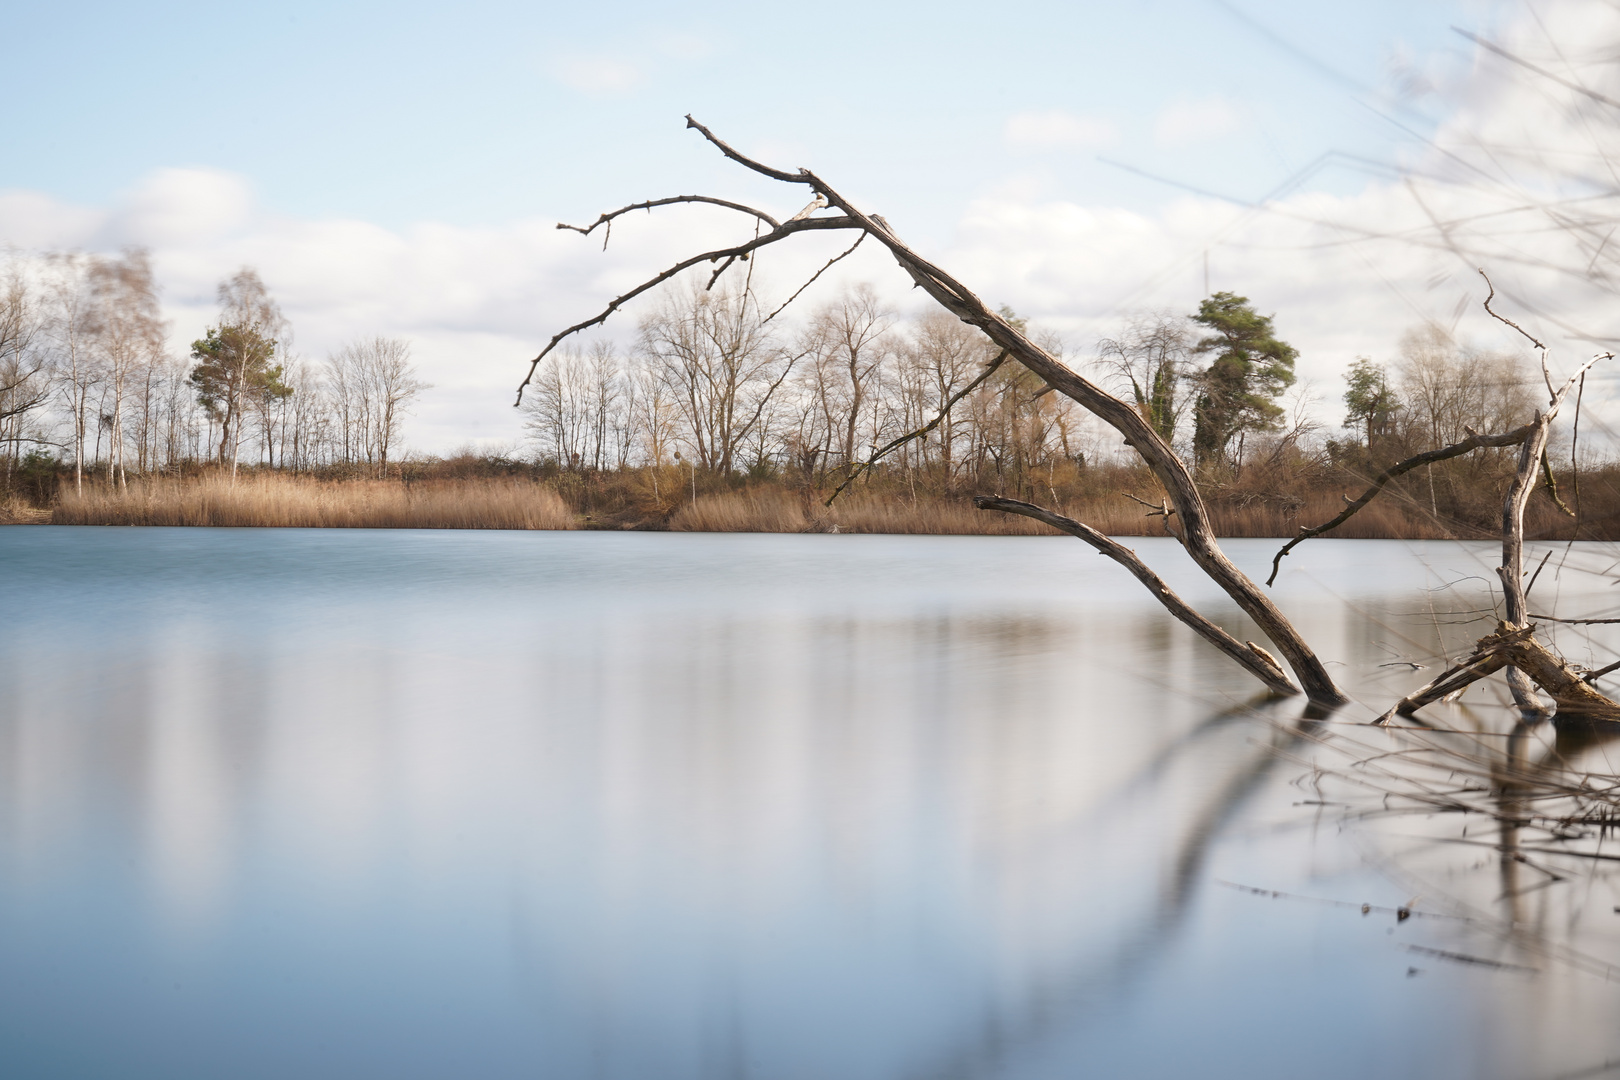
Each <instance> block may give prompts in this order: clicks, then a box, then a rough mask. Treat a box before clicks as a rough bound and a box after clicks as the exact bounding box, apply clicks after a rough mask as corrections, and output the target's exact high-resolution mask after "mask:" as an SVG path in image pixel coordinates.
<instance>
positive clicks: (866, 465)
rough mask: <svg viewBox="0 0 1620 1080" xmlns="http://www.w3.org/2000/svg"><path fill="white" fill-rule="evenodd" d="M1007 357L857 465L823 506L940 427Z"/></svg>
mask: <svg viewBox="0 0 1620 1080" xmlns="http://www.w3.org/2000/svg"><path fill="white" fill-rule="evenodd" d="M1005 359H1007V350H1006V349H1002V350H1001V353H1000V355H998V356H997V357H996V358H995V359H994V360H992V361H990V363H989V364H988V365H987V366H986V367H985V369H984V370H983V371H982V372H980V373H979V377H978V378H976V379H974V380H973V381H972V382H970V383H968V384H967V385H966V386H964V387H962V389H961V390H959V391H957V392H956V393H955V394H953V395H952V396H951V399H950V400H949V401H947V402H946V403H945V404H944V406H943V407H942V408H941V409H940V410H939V415H938V416H936V417H934V418H933V419H932V420H930V421H928V423H926V424H924V425H923V426H922V427H920V428H918V429H917V430H916V431H910V432H907V433H906V434H904V435H902V436H900V437H899V438H898V439H895V440H894V441H893V442H891V443H889V445H887V446H885V447H884V448H883V449H881V450H879V451H877V452H876V453H875V454H873V455H872V456H871V457H870V458H868V459H867V460H865V461H863V462H861V463H860V464H859V465H857V466H855V468H854V470H853V471H852V472H851V473H850V474H849V475H848V476H846V477H845V478H844V482H843V483H842V484H839V485H838V487H837V488H835V489H834V490H833V493H832V494H831V495H829V496H827V501H826V502H824V503H822V505H823V506H831V505H832V504H833V500H834V499H836V498H838V496H839V495H842V494H843V493H844V489H845V488H847V487H849V485H851V484H853V483H854V482H855V481H856V479H858V478H859V477H860V475H861V473H863V472H865V471H866V470H868V469H870V468H871V467H872V466H874V465H876V464H877V463H878V462H880V461H882V460H883V459H884V458H885V457H887V456H889V455H890V454H892V453H894V452H895V451H896V450H898V449H900V447H902V446H904V445H905V444H906V443H908V442H910V441H911V440H912V439H920V438H922V437H923V436H924V435H927V434H928V433H929V432H930V431H933V430H934V429H935V428H937V427H939V425H940V424H941V423H942V422H943V421H944V419H945V418H946V417H947V416H949V415H951V409H953V408H955V406H956V403H957V402H959V401H961V400H962V399H963V398H965V397H967V396H968V395H969V394H970V393H972V392H973V391H974V390H976V389H977V388H978V387H980V386H981V385H983V383H984V380H986V379H988V378H989V377H990V376H991V375H993V374H995V371H996V369H997V368H998V367H1000V366H1001V362H1002V361H1003V360H1005Z"/></svg>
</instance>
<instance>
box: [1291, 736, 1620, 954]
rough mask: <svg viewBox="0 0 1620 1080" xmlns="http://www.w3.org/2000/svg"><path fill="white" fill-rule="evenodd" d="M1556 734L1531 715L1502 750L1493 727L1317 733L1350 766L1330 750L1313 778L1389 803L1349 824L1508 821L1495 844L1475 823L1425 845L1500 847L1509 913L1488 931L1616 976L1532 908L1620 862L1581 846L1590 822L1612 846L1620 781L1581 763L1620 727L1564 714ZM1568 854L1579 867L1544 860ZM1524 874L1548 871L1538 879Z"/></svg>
mask: <svg viewBox="0 0 1620 1080" xmlns="http://www.w3.org/2000/svg"><path fill="white" fill-rule="evenodd" d="M1547 730H1548V726H1547V725H1545V724H1537V723H1533V722H1528V721H1524V720H1520V721H1519V722H1517V723H1516V724H1515V725H1514V727H1513V730H1512V731H1511V732H1506V733H1501V735H1500V736H1499V737H1500V738H1502V740H1503V741H1502V742H1501V743H1499V744H1494V745H1493V743H1492V740H1490V739H1489V738H1487V735H1490V734H1493V733H1488V732H1481V733H1471V732H1461V731H1438V730H1430V731H1424V730H1421V729H1415V728H1407V729H1402V730H1401V731H1400V732H1399V734H1392V735H1391V737H1390V738H1388V739H1381V740H1380V743H1381V745H1380V746H1376V747H1375V746H1373V745H1371V744H1369V742H1368V741H1367V740H1366V739H1363V738H1360V737H1355V736H1351V735H1349V734H1347V733H1346V732H1344V731H1343V730H1337V731H1329V730H1324V731H1322V732H1317V733H1313V734H1312V735H1311V736H1310V738H1311V740H1312V742H1313V743H1314V744H1315V746H1316V747H1317V748H1318V749H1319V750H1326V751H1331V752H1333V753H1335V754H1337V755H1339V756H1341V757H1342V759H1343V761H1344V764H1343V765H1342V766H1339V767H1337V768H1329V767H1326V766H1324V765H1323V763H1322V759H1321V756H1320V755H1318V756H1316V757H1314V758H1312V759H1310V761H1309V765H1310V767H1311V768H1312V770H1313V776H1316V777H1326V778H1329V779H1330V780H1331V781H1333V782H1335V786H1337V784H1348V785H1349V786H1350V787H1352V788H1359V789H1361V790H1362V791H1365V792H1367V794H1368V795H1369V796H1376V797H1377V802H1375V803H1371V804H1369V803H1368V802H1367V801H1366V800H1365V799H1364V800H1363V804H1362V805H1361V806H1360V807H1359V808H1355V807H1353V808H1352V809H1350V810H1348V811H1347V812H1346V814H1345V817H1346V819H1347V820H1357V819H1363V820H1365V819H1371V818H1377V817H1391V816H1400V815H1406V814H1413V813H1417V814H1422V815H1424V816H1431V817H1432V816H1433V815H1434V814H1435V813H1437V812H1439V813H1455V814H1459V815H1479V816H1483V817H1485V818H1487V819H1488V820H1489V821H1491V822H1492V823H1493V824H1494V825H1495V826H1496V830H1497V835H1496V837H1495V838H1493V839H1488V840H1487V839H1469V838H1467V828H1466V825H1465V826H1464V828H1463V835H1461V836H1435V837H1427V838H1423V839H1425V840H1426V841H1427V842H1428V843H1432V844H1462V845H1468V846H1477V847H1484V848H1489V849H1491V850H1492V851H1494V852H1496V853H1498V855H1499V856H1500V858H1499V861H1498V872H1499V875H1500V893H1499V894H1498V896H1497V901H1498V902H1500V903H1505V904H1506V905H1507V910H1506V911H1505V912H1504V913H1503V914H1502V915H1501V916H1499V917H1496V918H1491V917H1489V916H1483V913H1482V922H1481V925H1482V928H1484V927H1490V928H1492V929H1493V930H1494V932H1495V933H1496V935H1497V936H1499V937H1500V938H1502V939H1503V940H1510V941H1513V942H1514V943H1515V944H1516V945H1517V946H1518V947H1520V948H1521V949H1523V950H1524V952H1526V953H1528V954H1530V955H1536V956H1541V957H1543V958H1546V959H1548V960H1552V961H1556V962H1558V963H1561V964H1566V965H1568V966H1570V967H1573V968H1575V969H1576V970H1581V971H1587V972H1590V973H1594V974H1598V975H1602V976H1604V977H1605V978H1609V977H1613V976H1614V975H1615V974H1617V973H1620V968H1617V967H1616V966H1615V965H1614V964H1612V963H1610V962H1608V961H1606V960H1603V959H1600V958H1598V957H1595V956H1590V955H1587V954H1585V953H1582V952H1580V951H1578V950H1577V949H1575V948H1573V947H1572V946H1569V945H1563V944H1558V943H1555V942H1553V941H1551V940H1549V939H1548V938H1547V937H1546V936H1545V935H1544V934H1543V933H1541V932H1539V931H1537V930H1535V929H1534V927H1533V923H1532V921H1531V920H1530V918H1529V917H1528V913H1527V912H1526V910H1525V909H1524V906H1523V903H1524V898H1525V896H1526V895H1527V894H1529V893H1534V892H1537V891H1541V890H1545V889H1549V888H1554V887H1556V886H1559V885H1562V884H1566V883H1568V882H1570V881H1573V880H1576V879H1577V878H1578V877H1580V875H1581V873H1582V870H1583V869H1584V870H1585V871H1587V872H1591V871H1592V870H1593V869H1595V867H1596V866H1597V865H1599V864H1601V863H1603V862H1614V861H1620V856H1616V855H1610V854H1606V853H1603V852H1601V851H1589V850H1585V849H1583V848H1579V847H1575V846H1573V844H1574V842H1576V841H1580V840H1585V839H1589V838H1590V837H1591V835H1592V833H1591V829H1590V828H1589V826H1599V827H1600V836H1599V843H1600V844H1601V840H1602V834H1606V833H1607V831H1608V829H1609V828H1611V827H1613V826H1614V825H1615V824H1620V778H1617V777H1614V776H1608V775H1602V774H1595V773H1592V772H1590V771H1584V770H1582V769H1581V768H1580V767H1579V764H1580V758H1581V757H1582V756H1583V755H1585V754H1586V753H1588V752H1590V751H1592V750H1595V749H1598V748H1600V747H1602V746H1603V745H1604V744H1605V743H1607V742H1609V741H1611V740H1613V739H1615V738H1616V737H1617V736H1620V725H1613V724H1591V723H1585V724H1575V723H1571V722H1570V721H1569V720H1568V719H1567V718H1566V719H1564V720H1562V721H1560V720H1557V719H1555V721H1554V724H1553V725H1552V730H1553V731H1554V732H1556V737H1555V738H1554V739H1553V740H1552V741H1550V742H1549V741H1548V740H1547V739H1546V738H1544V737H1543V735H1544V733H1545V732H1547ZM1392 741H1395V742H1396V745H1395V747H1393V748H1392V747H1391V742H1392ZM1538 746H1539V747H1540V750H1541V752H1540V753H1537V752H1536V748H1537V747H1538ZM1299 760H1300V762H1301V763H1302V764H1303V763H1305V759H1303V758H1301V759H1299ZM1529 834H1539V835H1531V836H1530V840H1531V842H1529V843H1526V842H1525V839H1526V837H1527V835H1529ZM1542 836H1544V837H1545V839H1542V838H1541V837H1542ZM1410 839H1413V840H1417V839H1419V838H1418V837H1411V838H1410ZM1531 855H1534V856H1536V858H1534V859H1532V858H1531V857H1530V856H1531ZM1560 858H1562V859H1569V860H1573V861H1574V863H1575V865H1576V867H1578V868H1579V869H1573V870H1572V869H1568V868H1566V867H1564V866H1563V865H1560V864H1558V863H1551V864H1550V865H1543V864H1546V863H1548V862H1549V860H1550V859H1560ZM1521 868H1525V869H1529V870H1532V871H1535V872H1536V874H1537V875H1538V876H1537V877H1536V878H1535V879H1533V880H1531V881H1530V882H1528V883H1526V882H1525V881H1523V880H1522V871H1521ZM1391 869H1393V865H1392V867H1391ZM1399 872H1400V873H1403V874H1405V873H1409V871H1405V870H1401V871H1399Z"/></svg>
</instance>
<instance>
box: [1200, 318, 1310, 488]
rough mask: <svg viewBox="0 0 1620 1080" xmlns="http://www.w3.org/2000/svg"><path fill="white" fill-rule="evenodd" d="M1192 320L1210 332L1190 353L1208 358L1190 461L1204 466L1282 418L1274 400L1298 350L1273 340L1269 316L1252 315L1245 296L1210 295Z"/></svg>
mask: <svg viewBox="0 0 1620 1080" xmlns="http://www.w3.org/2000/svg"><path fill="white" fill-rule="evenodd" d="M1192 318H1193V321H1194V322H1196V323H1199V324H1201V325H1203V326H1206V327H1208V328H1209V329H1210V331H1211V333H1210V334H1209V335H1208V336H1206V337H1204V338H1201V339H1200V340H1199V341H1198V343H1197V344H1196V345H1194V346H1193V350H1192V351H1193V352H1194V353H1195V354H1196V355H1200V356H1207V355H1211V354H1213V355H1214V360H1212V361H1211V362H1210V365H1209V367H1208V368H1207V369H1206V370H1205V371H1204V372H1203V374H1202V375H1201V376H1200V379H1199V382H1200V393H1199V395H1198V401H1197V403H1196V405H1195V406H1194V409H1193V422H1194V429H1193V456H1194V459H1195V461H1196V462H1197V463H1198V464H1200V465H1204V464H1209V463H1213V462H1215V461H1219V460H1221V459H1222V458H1223V457H1225V456H1226V455H1227V447H1228V446H1229V445H1230V444H1231V442H1232V439H1233V438H1235V437H1237V436H1239V435H1240V434H1241V433H1243V432H1246V431H1265V430H1268V429H1270V428H1273V427H1275V426H1276V424H1277V421H1278V420H1279V418H1281V416H1282V413H1283V410H1282V407H1281V406H1280V405H1278V404H1277V398H1278V397H1280V396H1281V395H1282V393H1283V391H1284V390H1286V389H1288V387H1289V386H1291V385H1293V382H1294V360H1295V358H1296V357H1297V356H1298V355H1299V351H1298V350H1297V349H1295V348H1294V347H1293V346H1292V345H1290V344H1288V343H1287V342H1286V341H1283V340H1282V339H1280V338H1278V337H1277V336H1276V334H1275V333H1274V332H1273V330H1272V327H1271V316H1269V315H1261V314H1259V313H1257V312H1256V311H1255V310H1254V307H1253V305H1252V304H1250V302H1249V298H1248V297H1246V296H1238V295H1237V294H1235V293H1229V292H1218V293H1215V294H1214V295H1213V296H1210V297H1209V298H1208V299H1206V300H1204V301H1203V302H1202V303H1200V304H1199V305H1198V313H1197V314H1195V315H1194V316H1193V317H1192Z"/></svg>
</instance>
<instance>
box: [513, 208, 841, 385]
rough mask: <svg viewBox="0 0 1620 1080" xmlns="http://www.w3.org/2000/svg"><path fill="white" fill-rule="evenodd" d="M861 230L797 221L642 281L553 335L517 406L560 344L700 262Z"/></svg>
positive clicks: (831, 220) (835, 222)
mask: <svg viewBox="0 0 1620 1080" xmlns="http://www.w3.org/2000/svg"><path fill="white" fill-rule="evenodd" d="M858 227H859V226H858V225H857V224H856V223H855V222H853V221H851V220H850V219H849V218H846V217H827V218H801V219H800V220H798V221H789V222H785V223H783V224H781V225H778V226H777V227H776V228H774V229H772V230H771V231H770V232H768V233H765V234H764V235H763V236H756V237H754V239H752V240H749V241H748V242H747V243H743V244H737V245H736V246H734V247H728V248H716V249H715V250H713V251H705V252H704V253H703V254H701V255H694V256H692V257H691V258H690V259H682V260H681V261H680V262H678V263H676V264H675V265H674V266H672V267H670V268H669V269H668V270H665V271H664V272H663V273H661V274H658V275H657V276H655V277H651V278H648V279H647V280H646V281H643V282H642V283H641V284H640V285H637V286H636V287H635V288H633V289H631V290H630V291H629V292H626V293H622V294H621V295H619V296H615V297H614V298H613V299H612V300H611V301H609V302H608V305H607V307H605V308H603V309H602V310H601V311H600V312H598V313H597V314H596V315H594V316H593V317H591V318H589V319H586V320H585V321H584V322H579V323H575V324H574V325H573V326H570V327H569V328H568V329H566V330H560V331H558V332H557V333H556V334H553V335H552V337H551V340H550V341H548V342H547V343H546V347H545V348H543V349H541V350H540V352H539V354H538V355H536V356H535V358H534V359H533V360H530V361H529V373H528V374H527V375H525V376H524V378H523V381H522V382H521V383H519V384H518V392H517V404H519V405H521V404H522V403H523V388H524V387H526V386H528V385H529V383H530V382H531V381H532V380H533V379H534V372H535V369H536V368H538V367H539V366H540V361H542V360H544V359H545V358H546V354H547V353H549V352H551V350H553V349H555V348H556V347H557V346H558V345H560V344H562V342H563V341H565V340H567V339H568V338H570V337H572V336H574V335H575V334H578V333H580V332H581V331H583V330H589V329H590V328H591V327H593V326H601V325H602V324H603V323H605V322H607V321H608V319H610V318H612V317H613V313H614V312H615V311H618V310H619V309H620V308H621V307H623V306H624V305H625V304H627V303H629V302H630V301H631V300H634V299H635V298H636V297H638V296H640V295H641V294H642V293H644V292H646V291H648V290H649V289H654V288H657V287H658V286H659V285H662V284H663V283H664V282H666V281H668V280H669V279H670V278H672V277H675V276H676V275H678V274H680V273H682V272H683V271H686V270H690V269H691V268H692V267H694V266H697V265H699V264H700V263H705V262H719V261H720V260H721V259H736V258H740V257H742V256H744V255H747V254H749V253H751V252H753V251H757V250H758V249H760V248H762V247H766V246H767V245H770V244H775V243H778V242H780V241H782V240H786V239H787V238H788V237H790V236H792V235H794V234H795V233H801V232H809V231H811V230H819V229H853V228H858Z"/></svg>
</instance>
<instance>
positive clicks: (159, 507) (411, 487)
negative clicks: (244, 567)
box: [50, 474, 578, 529]
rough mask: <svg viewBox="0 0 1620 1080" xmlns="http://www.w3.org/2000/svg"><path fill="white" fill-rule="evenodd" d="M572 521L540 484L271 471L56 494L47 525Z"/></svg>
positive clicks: (435, 525) (494, 525)
mask: <svg viewBox="0 0 1620 1080" xmlns="http://www.w3.org/2000/svg"><path fill="white" fill-rule="evenodd" d="M577 518H578V515H576V514H575V513H574V511H573V509H572V508H571V507H569V505H568V504H567V503H566V502H564V501H563V499H562V497H561V496H559V495H558V494H557V492H556V490H555V489H554V488H552V487H550V486H548V485H545V484H539V483H534V482H530V481H524V480H478V481H471V482H455V481H430V482H426V483H414V484H411V483H405V482H403V481H400V480H318V479H314V478H310V477H301V476H281V475H276V474H267V475H257V476H242V477H238V478H237V479H236V481H235V482H232V480H231V479H230V477H229V476H221V475H213V476H200V477H195V478H189V479H165V478H158V479H140V480H131V481H130V482H129V485H128V487H127V488H121V487H117V486H112V485H106V484H97V485H94V486H88V487H86V488H85V489H84V491H82V492H77V491H74V490H73V489H72V488H68V489H67V490H65V491H64V492H63V493H62V494H61V495H60V496H59V497H58V499H57V501H56V505H55V507H53V508H52V510H51V515H50V521H51V524H53V525H214V526H260V527H270V528H294V529H297V528H305V529H311V528H313V529H320V528H338V529H572V528H574V527H575V525H576V522H577Z"/></svg>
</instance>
